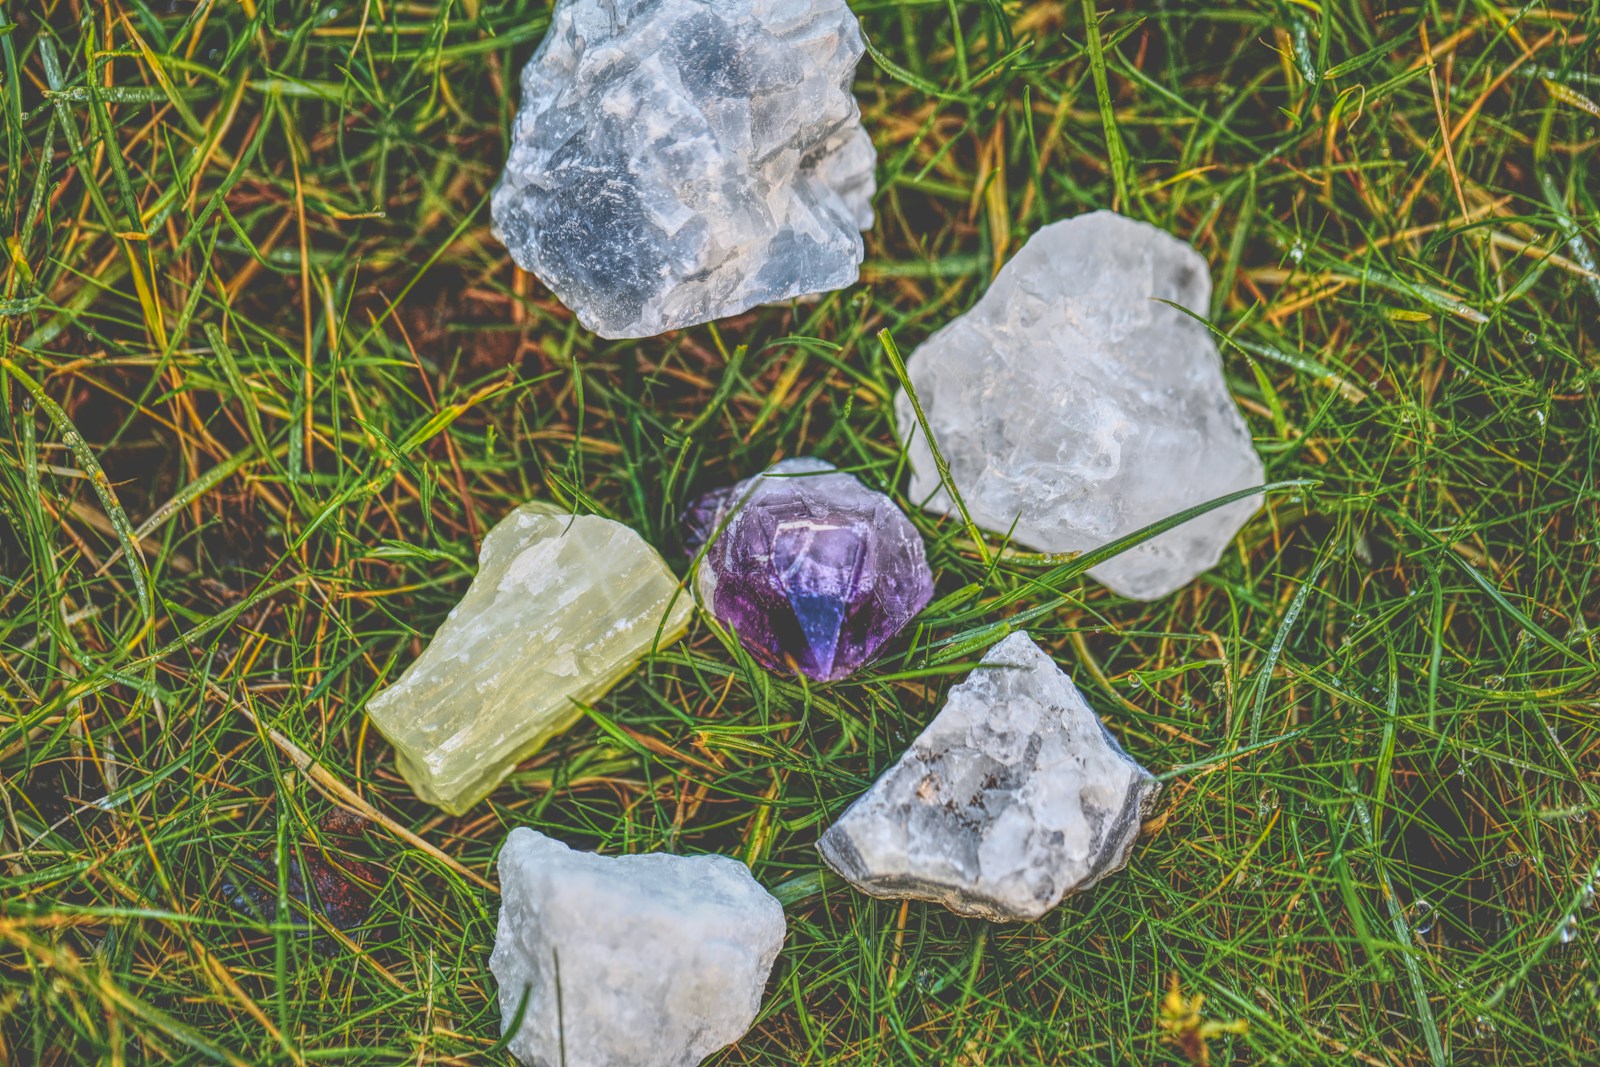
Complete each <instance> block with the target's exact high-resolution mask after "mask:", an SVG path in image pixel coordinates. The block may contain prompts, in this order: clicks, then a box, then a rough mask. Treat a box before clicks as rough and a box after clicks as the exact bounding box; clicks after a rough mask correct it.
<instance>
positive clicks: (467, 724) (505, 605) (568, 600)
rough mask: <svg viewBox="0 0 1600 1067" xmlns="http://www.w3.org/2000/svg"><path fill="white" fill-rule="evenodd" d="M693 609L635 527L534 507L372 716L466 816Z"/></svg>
mask: <svg viewBox="0 0 1600 1067" xmlns="http://www.w3.org/2000/svg"><path fill="white" fill-rule="evenodd" d="M691 611H692V607H691V603H690V598H689V596H688V595H687V594H686V593H684V592H683V591H682V590H680V589H679V588H678V581H677V579H676V578H674V577H673V576H672V572H670V571H669V570H667V565H666V563H665V562H664V561H663V560H662V559H661V555H660V554H659V553H658V552H656V550H655V549H653V548H651V547H650V546H649V545H647V544H646V543H645V542H644V539H643V538H641V537H640V536H639V535H638V534H637V533H635V532H634V531H633V530H630V529H629V528H628V527H626V526H624V525H622V524H621V523H618V522H612V521H611V520H610V519H603V518H600V517H599V516H597V515H568V514H565V513H562V512H560V511H557V510H556V509H554V508H551V507H549V506H547V505H544V504H524V505H523V506H522V507H520V508H518V509H517V510H516V511H513V512H512V513H511V514H510V515H508V516H506V518H504V519H503V520H501V521H500V522H499V523H498V524H497V525H496V526H495V528H494V529H492V530H490V531H489V535H488V536H487V537H485V538H484V540H483V549H482V551H481V552H480V553H479V555H478V575H477V577H476V578H474V579H473V581H472V586H471V588H469V589H468V590H467V595H466V596H464V597H462V598H461V602H460V603H459V604H457V605H456V606H455V607H454V608H452V609H451V611H450V616H449V618H447V619H446V620H445V622H444V625H443V626H441V627H439V632H438V633H437V634H435V635H434V638H433V641H432V642H431V643H430V644H429V645H428V647H427V648H426V649H425V650H424V651H423V653H422V655H421V656H419V657H417V660H416V662H415V663H413V664H412V665H411V666H410V667H409V668H408V669H407V670H406V672H405V674H403V675H401V677H400V680H399V681H398V682H396V683H394V684H393V685H391V686H390V687H389V688H388V689H386V690H384V691H383V692H382V693H379V694H378V696H377V697H375V698H374V699H373V700H372V701H371V703H369V704H368V705H367V714H368V715H370V716H371V718H372V722H373V725H375V726H376V727H377V728H378V729H379V730H380V731H382V733H383V735H384V736H385V737H387V738H388V739H389V741H390V743H392V744H393V745H394V747H395V759H396V762H397V763H398V764H399V767H400V773H401V775H402V776H403V777H404V778H405V780H406V781H407V782H408V783H410V785H411V788H412V789H413V790H415V791H416V794H417V796H419V797H421V798H422V799H423V800H426V801H428V802H429V803H432V804H437V805H438V806H439V807H441V808H444V809H445V810H446V811H451V812H456V813H460V812H462V811H464V810H466V809H467V808H468V807H470V806H471V805H472V804H474V803H476V802H477V801H479V800H481V799H482V798H483V797H484V796H485V795H487V794H488V793H489V791H490V790H492V789H493V788H494V787H495V786H496V785H498V784H499V783H500V780H501V779H502V778H504V777H505V776H506V775H507V774H508V773H510V771H511V769H512V768H513V767H515V766H516V765H517V764H518V763H520V762H521V761H522V760H524V759H527V758H528V757H529V756H530V755H532V754H533V753H534V752H535V751H536V750H537V749H538V748H539V747H540V746H541V745H543V744H544V743H545V742H546V741H548V740H549V739H550V738H551V737H554V736H555V735H556V734H558V733H560V732H561V731H562V730H565V729H566V728H567V727H569V726H571V725H572V723H573V722H574V721H576V720H577V719H578V717H579V716H580V715H582V714H583V712H582V710H581V709H580V708H579V705H580V704H590V703H593V702H594V701H595V700H597V699H599V697H600V696H601V695H602V694H603V693H605V691H606V690H608V689H610V688H611V687H612V686H613V685H615V684H616V683H617V682H618V681H619V680H621V678H622V677H623V676H624V675H626V674H627V673H628V671H629V670H630V669H631V668H632V667H633V665H634V664H635V663H637V662H638V660H639V659H640V657H642V656H643V655H645V653H647V652H648V651H649V650H650V649H651V647H652V646H654V647H661V646H665V645H669V644H671V643H672V642H674V641H676V640H677V639H678V638H679V637H681V636H683V633H684V631H685V630H686V629H687V628H688V625H689V616H690V613H691Z"/></svg>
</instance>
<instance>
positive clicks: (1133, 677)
mask: <svg viewBox="0 0 1600 1067" xmlns="http://www.w3.org/2000/svg"><path fill="white" fill-rule="evenodd" d="M1143 684H1144V680H1143V679H1142V678H1140V677H1139V676H1138V675H1137V674H1130V675H1128V688H1130V689H1138V688H1139V687H1140V686H1141V685H1143Z"/></svg>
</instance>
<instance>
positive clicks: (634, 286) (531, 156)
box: [492, 0, 877, 337]
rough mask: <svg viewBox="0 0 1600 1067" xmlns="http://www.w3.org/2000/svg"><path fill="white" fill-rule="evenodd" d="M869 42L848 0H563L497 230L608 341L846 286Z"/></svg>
mask: <svg viewBox="0 0 1600 1067" xmlns="http://www.w3.org/2000/svg"><path fill="white" fill-rule="evenodd" d="M862 47H863V46H862V43H861V33H860V29H859V27H858V26H857V24H856V18H855V16H854V15H853V14H851V12H850V9H849V7H847V6H846V5H845V3H844V0H715V2H712V0H560V2H559V3H557V4H556V8H555V12H554V14H553V15H552V16H551V23H550V29H549V32H548V33H547V34H546V35H545V38H544V42H543V43H542V44H541V45H540V47H539V50H538V51H537V52H536V53H534V56H533V58H532V59H531V60H529V62H528V65H527V67H526V68H525V69H524V70H523V72H522V105H521V109H520V110H519V111H518V112H517V117H516V123H515V126H514V128H513V130H512V144H511V155H510V158H509V159H508V160H507V162H506V169H505V174H504V176H503V177H502V179H501V181H500V185H499V187H498V188H496V190H495V192H494V197H493V203H492V211H493V215H494V223H495V229H496V232H497V234H498V235H499V236H500V238H501V240H503V241H504V242H505V244H506V247H507V248H509V249H510V250H511V254H512V256H513V258H515V259H516V261H517V263H518V264H520V265H521V266H522V267H523V268H524V269H526V270H529V271H532V272H533V273H534V274H536V275H538V277H539V278H540V280H541V281H543V282H544V283H545V284H546V285H547V286H549V287H550V289H551V290H552V291H553V292H554V293H555V294H556V295H557V296H558V297H560V298H561V301H562V302H563V303H564V304H566V305H567V306H568V307H570V308H571V309H572V310H573V311H575V312H576V313H577V315H578V318H579V319H580V320H581V321H582V322H583V324H584V325H585V326H587V327H588V328H589V329H591V330H593V331H594V332H596V333H598V334H600V335H601V336H602V337H646V336H650V335H652V334H657V333H661V332H663V331H665V330H672V329H677V328H679V327H684V326H692V325H695V324H698V323H702V322H708V321H710V320H712V319H716V318H720V317H723V316H726V315H734V314H738V313H739V312H742V311H745V310H747V309H749V308H751V307H754V306H756V305H758V304H762V303H768V302H772V301H780V300H787V299H789V298H792V297H800V296H806V295H810V294H815V293H821V292H825V291H827V290H832V289H838V288H842V287H843V286H846V285H849V284H851V283H852V282H854V281H855V280H856V277H857V275H858V273H859V270H860V265H861V259H862V250H863V246H862V240H861V231H862V230H865V229H867V228H869V227H870V226H871V225H872V207H871V199H872V193H873V189H874V184H873V166H874V164H875V162H876V159H877V155H876V153H875V152H874V150H873V147H872V142H871V140H869V139H868V137H867V134H866V131H865V130H863V129H862V127H861V116H860V111H859V110H858V108H857V106H856V101H855V98H854V97H853V96H852V95H851V93H850V80H851V77H852V75H853V73H854V71H855V67H856V62H857V60H859V59H860V58H861V54H862Z"/></svg>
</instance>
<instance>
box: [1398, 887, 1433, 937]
mask: <svg viewBox="0 0 1600 1067" xmlns="http://www.w3.org/2000/svg"><path fill="white" fill-rule="evenodd" d="M1438 910H1439V909H1438V908H1437V907H1436V906H1435V905H1434V903H1433V901H1431V900H1429V899H1428V898H1426V897H1418V898H1417V899H1416V900H1414V901H1412V902H1411V905H1410V906H1409V907H1407V908H1406V911H1405V920H1406V925H1407V926H1409V927H1410V928H1411V936H1413V937H1417V938H1421V937H1426V936H1427V935H1428V934H1431V933H1432V932H1433V923H1434V917H1435V916H1436V915H1437V913H1438Z"/></svg>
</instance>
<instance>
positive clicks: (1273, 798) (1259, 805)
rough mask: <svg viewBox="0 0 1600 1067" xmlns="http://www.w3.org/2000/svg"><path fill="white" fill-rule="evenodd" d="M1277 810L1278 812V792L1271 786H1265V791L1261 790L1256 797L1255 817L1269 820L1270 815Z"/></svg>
mask: <svg viewBox="0 0 1600 1067" xmlns="http://www.w3.org/2000/svg"><path fill="white" fill-rule="evenodd" d="M1277 810H1278V791H1277V790H1276V789H1274V788H1273V787H1272V786H1270V785H1269V786H1267V788H1265V789H1263V790H1262V791H1261V795H1260V796H1258V797H1256V815H1258V816H1259V817H1261V818H1263V819H1266V818H1269V817H1270V816H1271V815H1272V813H1273V812H1275V811H1277Z"/></svg>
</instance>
